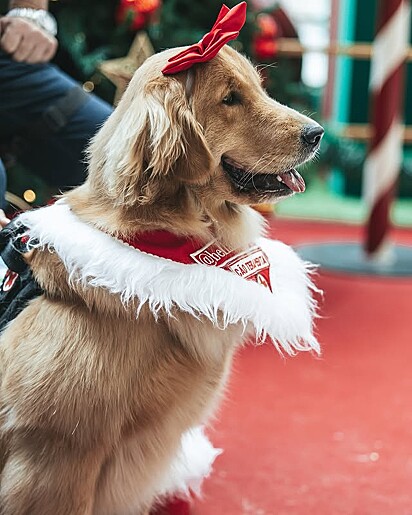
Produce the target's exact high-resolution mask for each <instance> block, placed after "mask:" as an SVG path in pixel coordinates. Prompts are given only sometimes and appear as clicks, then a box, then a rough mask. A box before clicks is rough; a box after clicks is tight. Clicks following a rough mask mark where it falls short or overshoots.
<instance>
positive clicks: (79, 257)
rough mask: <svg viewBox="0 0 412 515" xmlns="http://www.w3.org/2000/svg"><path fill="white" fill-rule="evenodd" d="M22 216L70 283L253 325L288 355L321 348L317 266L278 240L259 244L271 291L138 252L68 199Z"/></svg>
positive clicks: (217, 321) (218, 272)
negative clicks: (316, 331) (82, 215)
mask: <svg viewBox="0 0 412 515" xmlns="http://www.w3.org/2000/svg"><path fill="white" fill-rule="evenodd" d="M19 220H20V222H21V223H22V224H24V225H26V226H27V227H28V228H29V229H30V238H31V241H32V242H33V240H37V241H36V243H34V242H33V243H32V245H34V246H36V247H47V248H49V249H50V250H51V251H53V252H56V253H57V254H58V255H59V257H60V258H61V260H62V261H63V263H64V265H65V267H66V269H67V271H68V273H69V276H70V280H71V281H82V282H83V283H87V285H89V286H92V287H101V288H106V289H108V290H109V291H110V292H111V293H113V294H117V295H120V296H121V298H122V301H123V302H124V303H127V302H128V301H129V300H130V299H132V298H138V299H139V301H140V306H142V305H144V304H146V303H147V304H148V306H149V308H150V309H151V311H152V312H153V314H154V315H155V316H156V315H157V314H158V312H159V311H160V310H164V311H165V312H166V313H168V314H171V311H172V308H173V307H178V308H179V309H180V310H182V311H185V312H187V313H190V314H191V315H193V316H194V317H196V318H199V317H200V316H205V317H207V318H208V319H209V320H210V321H211V322H212V323H213V324H215V325H216V326H217V327H219V328H221V329H224V328H225V327H226V326H228V325H229V324H236V323H239V322H240V323H242V324H243V325H244V327H245V328H246V326H248V325H249V324H252V325H253V326H254V329H255V332H256V335H257V338H258V339H259V340H263V339H264V337H265V336H266V335H268V336H269V337H270V338H271V340H272V341H273V343H274V344H275V346H276V347H277V349H278V350H279V351H286V352H287V353H288V354H294V353H295V351H303V350H315V351H316V352H319V344H318V342H317V340H316V338H315V336H314V335H313V332H312V329H313V327H312V326H313V318H314V311H315V302H314V300H313V298H312V294H311V293H312V292H311V290H315V289H316V288H315V287H314V285H313V284H312V282H311V280H310V277H309V274H310V271H311V269H312V267H311V266H310V265H308V264H307V263H304V262H303V261H301V259H300V258H299V257H298V256H297V255H296V253H295V252H294V251H293V250H292V249H291V248H290V247H288V246H287V245H284V244H283V243H281V242H279V241H271V240H267V239H263V238H262V239H260V240H259V241H258V242H257V244H258V245H260V246H261V247H262V248H263V250H264V251H265V253H266V254H267V255H268V257H269V260H270V263H271V283H272V287H273V293H271V292H270V291H269V290H268V289H266V288H265V287H263V286H261V285H259V284H257V283H254V282H251V281H247V280H245V279H242V278H240V277H238V276H236V275H235V274H233V273H231V272H227V271H225V270H222V269H220V268H216V267H208V266H205V265H200V264H193V265H185V264H181V263H175V262H173V261H169V260H167V259H163V258H159V257H155V256H151V255H149V254H145V253H143V252H140V251H138V250H136V249H133V248H131V247H129V246H128V245H126V244H124V243H123V242H120V241H118V240H116V239H114V238H112V237H111V236H109V235H107V234H105V233H103V232H101V231H100V230H98V229H96V228H94V227H92V226H91V225H88V224H87V223H84V222H82V221H80V220H79V219H78V218H77V217H76V216H75V215H74V214H73V213H72V212H71V210H70V208H69V206H68V205H67V204H66V203H65V202H64V201H59V202H57V203H56V204H55V205H53V206H48V207H45V208H41V209H37V210H34V211H29V212H26V213H23V214H22V215H20V217H19ZM221 314H223V323H222V318H221ZM219 315H220V316H219ZM137 316H138V313H137Z"/></svg>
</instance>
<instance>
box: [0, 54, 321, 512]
mask: <svg viewBox="0 0 412 515" xmlns="http://www.w3.org/2000/svg"><path fill="white" fill-rule="evenodd" d="M175 52H176V49H174V50H169V51H166V52H163V53H161V54H158V55H156V56H153V57H152V58H150V59H149V60H148V61H147V62H146V63H145V64H144V65H143V66H142V67H141V68H140V69H139V70H138V72H137V73H136V74H135V76H134V78H133V80H132V81H131V84H130V86H129V88H128V89H127V91H126V93H125V95H124V97H123V98H122V100H121V102H120V104H119V106H118V107H117V109H116V110H115V112H114V113H113V114H112V115H111V117H110V118H109V119H108V120H107V122H106V123H105V125H104V126H103V128H102V129H101V130H100V132H99V133H98V134H97V136H96V137H95V138H94V140H93V141H92V143H91V145H90V148H89V163H90V164H89V177H88V179H87V181H86V183H85V184H84V185H82V186H81V187H79V188H77V189H75V190H73V191H72V192H70V193H68V194H67V195H65V197H66V200H67V202H68V203H69V204H70V206H71V208H72V210H73V212H74V213H76V214H77V216H78V217H79V218H81V219H82V220H83V221H85V222H87V223H89V224H92V225H94V226H96V227H98V228H100V229H101V230H103V231H105V232H107V233H109V234H112V235H119V234H121V235H127V234H130V233H134V232H136V231H145V230H148V229H150V230H153V229H167V230H170V231H173V232H175V233H177V234H183V235H191V236H196V237H198V238H201V239H203V240H204V241H208V240H210V239H211V238H212V236H215V235H217V236H218V238H219V239H220V240H221V241H222V242H223V243H228V244H230V245H233V246H235V247H239V246H243V245H245V244H247V243H248V242H251V241H253V240H254V239H255V238H256V237H257V236H259V235H260V233H261V232H262V223H261V220H260V218H259V217H258V216H257V215H256V214H254V213H253V212H252V211H251V210H250V208H249V207H247V204H250V203H256V202H261V201H265V200H268V198H273V197H274V196H276V195H275V194H273V193H269V192H265V191H261V190H259V191H258V190H256V191H249V192H246V193H242V192H239V191H237V190H236V189H235V188H234V187H233V185H232V184H231V183H230V181H229V180H228V178H227V176H226V175H225V173H224V172H223V170H222V166H221V159H222V155H224V154H225V155H229V156H230V158H231V159H233V160H235V161H236V162H237V163H242V164H244V165H245V167H247V168H248V169H249V170H250V171H251V173H253V171H254V170H256V172H259V173H267V174H276V173H281V172H282V171H285V170H288V169H290V168H292V167H293V166H295V165H296V164H299V163H300V162H303V161H304V160H306V159H308V158H310V157H311V156H312V155H313V149H312V150H308V149H307V148H305V147H304V145H302V141H301V132H302V128H303V127H304V126H305V125H307V124H311V123H312V124H313V122H311V120H309V119H307V118H306V117H304V116H302V115H300V114H298V113H296V112H295V111H293V110H291V109H289V108H287V107H285V106H282V105H280V104H278V103H276V102H275V101H274V100H272V99H270V98H269V97H268V96H267V95H266V93H265V92H264V90H263V89H262V87H261V81H260V77H259V75H258V73H257V72H256V71H255V69H254V68H253V67H252V65H251V64H250V63H249V62H248V61H247V60H246V59H245V58H244V57H242V56H240V55H239V54H238V53H236V52H235V51H234V50H233V49H231V48H229V47H225V48H223V49H222V50H221V51H220V52H219V54H218V55H217V57H215V58H214V59H213V60H212V61H211V62H208V63H205V64H202V65H200V66H197V67H196V68H193V69H192V70H191V71H190V72H185V73H181V74H179V75H176V76H167V77H166V76H162V74H161V73H160V70H161V68H162V67H163V66H164V64H165V63H166V61H167V59H168V58H169V57H170V56H171V55H172V54H173V53H175ZM232 91H235V92H236V93H237V94H239V95H240V97H241V103H239V104H237V103H234V104H233V105H227V104H226V103H222V99H223V98H226V97H227V95H228V94H229V93H230V92H232ZM113 265H114V266H115V263H114V264H113ZM31 266H32V269H33V272H34V274H35V276H36V278H37V280H38V281H39V283H40V284H41V286H42V287H43V288H44V290H45V294H44V295H42V296H41V297H39V298H37V299H35V300H33V301H32V302H31V303H30V304H29V305H28V307H26V308H25V309H24V311H23V312H22V313H21V314H20V315H19V316H18V317H17V319H16V320H15V321H13V322H12V323H11V324H10V325H9V327H8V328H7V329H6V330H5V332H4V333H3V335H2V338H1V343H0V349H1V361H0V366H1V406H2V410H1V421H0V422H1V433H0V436H1V440H0V442H1V451H2V453H1V458H2V459H1V489H0V505H1V513H2V514H3V515H69V514H70V515H80V514H81V515H91V514H95V515H105V514H107V515H123V514H129V513H130V514H138V513H143V512H144V511H145V510H146V509H148V508H149V507H150V505H151V504H152V502H153V500H154V499H153V495H154V494H153V492H154V490H155V486H156V482H157V480H158V477H160V475H161V474H164V471H165V470H166V469H167V467H168V465H169V463H170V460H171V459H172V457H173V455H174V453H175V452H176V449H177V447H178V445H179V441H180V437H181V435H182V433H183V432H184V431H186V430H187V429H188V428H190V427H193V426H196V425H198V424H201V423H204V422H205V421H207V419H208V418H209V417H210V416H211V414H212V413H213V411H214V409H215V407H216V405H217V402H218V400H219V397H220V396H221V394H222V391H223V387H224V384H225V380H226V377H227V374H228V371H229V367H230V362H231V358H232V355H233V352H234V350H235V347H236V345H237V344H239V343H240V342H241V339H242V327H239V326H231V327H230V328H229V329H228V330H226V331H221V330H218V329H216V328H215V327H214V326H213V325H212V323H211V322H208V321H206V320H202V321H199V320H196V319H195V318H193V317H191V316H190V315H188V314H184V313H177V312H176V313H175V318H170V317H166V316H160V318H159V319H158V320H155V319H154V317H153V315H152V314H151V313H150V311H149V310H148V309H147V308H145V307H144V308H143V309H142V311H141V313H140V315H139V317H138V319H136V318H135V308H136V306H134V305H133V303H131V304H130V305H128V306H127V307H126V308H125V306H124V305H123V304H122V303H121V300H120V298H118V297H117V296H115V295H112V294H109V293H108V292H107V291H105V290H104V289H101V288H92V287H87V286H84V285H83V286H81V285H79V284H75V285H74V284H70V285H69V283H68V278H67V273H66V270H65V268H64V266H63V264H62V263H61V261H60V260H59V258H58V257H57V256H56V255H55V254H50V253H49V252H47V251H35V253H34V255H33V256H32V258H31Z"/></svg>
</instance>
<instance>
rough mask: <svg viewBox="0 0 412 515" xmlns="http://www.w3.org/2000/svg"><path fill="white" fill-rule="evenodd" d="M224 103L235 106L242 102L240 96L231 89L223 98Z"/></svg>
mask: <svg viewBox="0 0 412 515" xmlns="http://www.w3.org/2000/svg"><path fill="white" fill-rule="evenodd" d="M222 104H225V105H227V106H234V105H236V104H240V96H239V95H238V94H237V93H235V92H234V91H231V92H230V93H228V94H227V95H226V96H225V97H224V99H223V100H222Z"/></svg>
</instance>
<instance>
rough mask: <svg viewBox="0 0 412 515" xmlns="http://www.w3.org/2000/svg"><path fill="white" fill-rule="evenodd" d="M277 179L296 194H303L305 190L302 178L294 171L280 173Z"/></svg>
mask: <svg viewBox="0 0 412 515" xmlns="http://www.w3.org/2000/svg"><path fill="white" fill-rule="evenodd" d="M279 179H281V181H282V182H283V183H284V184H286V186H287V187H288V188H290V189H291V190H292V191H294V192H296V193H303V192H304V191H305V189H306V184H305V181H304V180H303V177H302V176H301V175H300V173H299V172H298V171H297V170H295V169H293V170H289V171H288V172H283V173H280V174H279Z"/></svg>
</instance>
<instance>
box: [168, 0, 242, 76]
mask: <svg viewBox="0 0 412 515" xmlns="http://www.w3.org/2000/svg"><path fill="white" fill-rule="evenodd" d="M246 7H247V5H246V2H242V3H240V4H238V5H235V7H233V8H232V9H229V7H227V6H226V5H223V6H222V8H221V9H220V13H219V16H218V17H217V20H216V21H215V24H214V25H213V27H212V30H211V31H210V32H208V33H207V34H205V35H204V36H203V38H202V39H201V40H200V41H199V43H196V44H195V45H192V46H190V47H189V48H186V50H183V52H180V53H179V54H177V55H175V56H173V57H171V58H170V59H169V60H168V64H167V65H166V66H165V67H164V68H163V70H162V73H163V74H164V75H172V74H174V73H179V72H181V71H183V70H187V69H188V68H191V67H192V66H193V65H194V64H195V63H203V62H205V61H210V60H211V59H213V57H215V55H216V54H217V53H218V52H219V50H220V49H221V48H222V47H223V45H225V44H226V43H227V42H228V41H230V40H231V39H236V38H237V37H238V35H239V31H240V29H241V28H242V27H243V25H244V24H245V21H246Z"/></svg>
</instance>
